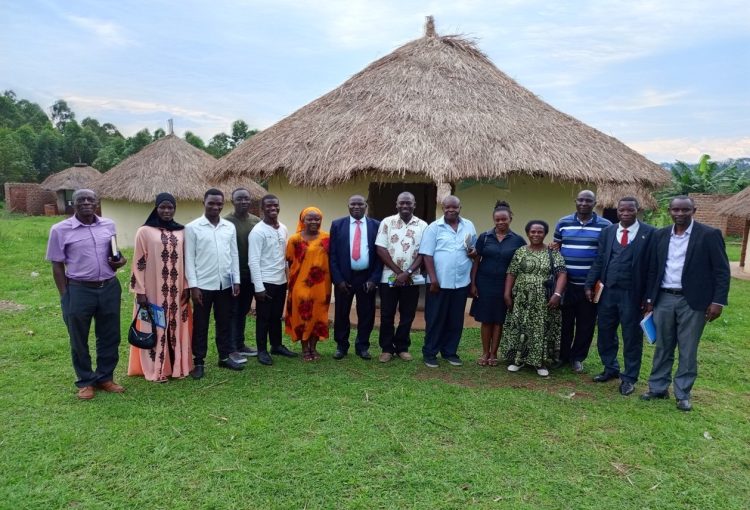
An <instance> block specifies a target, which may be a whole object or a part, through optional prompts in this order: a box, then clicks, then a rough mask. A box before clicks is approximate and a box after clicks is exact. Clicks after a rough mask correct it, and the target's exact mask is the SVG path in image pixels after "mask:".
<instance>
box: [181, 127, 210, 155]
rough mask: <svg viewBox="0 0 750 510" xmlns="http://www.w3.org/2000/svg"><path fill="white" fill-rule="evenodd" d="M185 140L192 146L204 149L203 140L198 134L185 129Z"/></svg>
mask: <svg viewBox="0 0 750 510" xmlns="http://www.w3.org/2000/svg"><path fill="white" fill-rule="evenodd" d="M185 141H186V142H187V143H189V144H190V145H192V146H193V147H198V148H199V149H200V150H202V151H205V150H206V144H205V143H204V142H203V140H202V139H201V137H200V136H198V135H196V134H195V133H193V132H192V131H185Z"/></svg>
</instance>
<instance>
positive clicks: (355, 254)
mask: <svg viewBox="0 0 750 510" xmlns="http://www.w3.org/2000/svg"><path fill="white" fill-rule="evenodd" d="M360 223H362V222H361V221H360V220H356V221H355V222H354V243H353V246H352V258H353V259H354V260H359V257H360V256H361V253H360V249H361V246H362V229H361V228H360V226H359V224H360Z"/></svg>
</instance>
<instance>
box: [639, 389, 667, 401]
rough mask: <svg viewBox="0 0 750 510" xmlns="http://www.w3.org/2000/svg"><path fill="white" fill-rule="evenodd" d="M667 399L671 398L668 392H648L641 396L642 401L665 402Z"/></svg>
mask: <svg viewBox="0 0 750 510" xmlns="http://www.w3.org/2000/svg"><path fill="white" fill-rule="evenodd" d="M665 398H669V392H668V391H662V392H659V391H651V390H648V391H647V392H646V393H644V394H643V395H641V400H656V399H658V400H664V399H665Z"/></svg>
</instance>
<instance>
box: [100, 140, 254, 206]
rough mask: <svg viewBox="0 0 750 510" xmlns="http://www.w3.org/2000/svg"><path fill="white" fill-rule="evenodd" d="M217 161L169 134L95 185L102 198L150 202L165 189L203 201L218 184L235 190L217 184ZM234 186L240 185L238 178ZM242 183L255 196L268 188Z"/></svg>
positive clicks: (126, 161) (185, 197)
mask: <svg viewBox="0 0 750 510" xmlns="http://www.w3.org/2000/svg"><path fill="white" fill-rule="evenodd" d="M215 163H216V160H215V159H214V157H213V156H211V155H210V154H208V153H206V152H204V151H202V150H200V149H198V148H197V147H193V146H192V145H190V144H189V143H187V142H186V141H185V140H183V139H181V138H179V137H177V136H175V135H168V136H165V137H164V138H160V139H159V140H157V141H155V142H153V143H151V144H149V145H148V146H146V147H145V148H143V150H141V151H140V152H137V153H136V154H133V155H132V156H130V157H129V158H127V159H126V160H124V161H122V162H121V163H119V164H118V165H117V166H115V167H114V168H112V169H111V170H110V171H108V172H106V173H105V174H103V175H102V176H101V177H100V178H99V179H97V180H96V182H94V183H92V187H93V188H94V190H95V191H96V192H97V193H98V194H99V196H100V197H101V198H106V199H110V200H125V201H129V202H140V203H148V202H151V201H152V200H154V197H155V196H156V195H157V194H158V193H161V192H168V193H171V194H172V195H174V197H175V198H176V199H177V200H203V194H204V193H205V191H206V190H207V189H209V188H212V187H218V188H219V189H221V190H222V191H224V193H229V192H231V191H232V189H234V188H232V189H224V188H228V186H225V185H223V186H215V185H214V183H213V180H212V167H213V166H214V164H215ZM232 184H233V185H240V179H236V180H235V182H234V183H232ZM241 185H242V186H244V187H246V188H248V189H249V190H250V194H251V195H252V196H253V197H260V196H262V195H263V194H265V190H264V189H263V188H261V187H260V186H259V185H258V184H257V183H255V182H253V181H252V180H251V179H249V178H244V179H242V180H241Z"/></svg>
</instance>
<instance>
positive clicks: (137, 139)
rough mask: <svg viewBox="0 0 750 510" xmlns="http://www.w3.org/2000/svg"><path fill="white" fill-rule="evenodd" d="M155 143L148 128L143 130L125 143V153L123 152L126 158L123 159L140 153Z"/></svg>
mask: <svg viewBox="0 0 750 510" xmlns="http://www.w3.org/2000/svg"><path fill="white" fill-rule="evenodd" d="M153 141H154V138H153V137H152V136H151V131H149V130H148V128H146V129H141V130H140V131H138V132H137V133H136V134H134V135H133V136H131V137H130V138H128V139H127V140H126V141H125V151H124V152H123V156H124V157H123V158H122V159H125V158H126V157H128V156H131V155H133V154H135V153H137V152H139V151H140V150H141V149H143V148H144V147H145V146H146V145H148V144H150V143H151V142H153Z"/></svg>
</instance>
